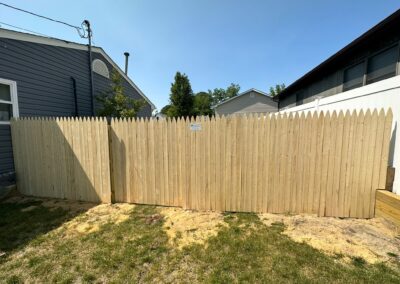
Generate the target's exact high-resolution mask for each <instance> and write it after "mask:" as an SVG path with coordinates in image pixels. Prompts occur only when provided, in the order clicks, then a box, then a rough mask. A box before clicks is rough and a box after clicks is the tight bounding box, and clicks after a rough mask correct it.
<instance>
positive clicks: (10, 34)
mask: <svg viewBox="0 0 400 284" xmlns="http://www.w3.org/2000/svg"><path fill="white" fill-rule="evenodd" d="M0 38H7V39H13V40H20V41H27V42H33V43H38V44H44V45H51V46H57V47H64V48H71V49H78V50H84V51H87V50H88V46H87V45H86V44H82V43H76V42H71V41H67V40H62V39H58V38H53V37H45V36H39V35H33V34H29V33H22V32H17V31H14V30H8V29H3V28H0ZM92 51H93V52H96V53H100V54H101V55H103V57H104V58H105V59H106V60H107V61H108V62H109V63H110V64H111V65H112V66H113V67H114V68H115V69H116V70H118V72H119V73H120V74H121V75H122V77H123V78H124V79H125V80H126V81H127V82H128V83H129V84H130V85H131V86H132V87H133V88H134V89H135V90H136V91H137V92H138V93H139V95H140V96H142V97H143V99H145V101H147V102H148V103H149V104H150V106H151V109H152V110H154V109H156V106H155V105H154V104H153V103H152V102H151V101H150V99H149V98H148V97H147V96H146V95H145V94H144V93H143V92H142V91H141V90H140V89H139V87H138V86H136V84H135V83H133V81H132V80H131V79H130V78H129V77H128V76H127V75H126V74H125V72H123V71H122V69H121V68H120V67H119V66H118V65H117V64H116V63H115V62H114V61H113V60H112V59H111V57H110V56H108V54H107V53H106V52H105V51H104V50H103V48H101V47H98V46H92Z"/></svg>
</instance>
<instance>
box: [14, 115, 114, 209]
mask: <svg viewBox="0 0 400 284" xmlns="http://www.w3.org/2000/svg"><path fill="white" fill-rule="evenodd" d="M107 127H108V126H107V121H106V120H105V119H99V118H90V119H88V118H79V119H78V118H77V119H75V118H57V119H52V118H24V119H17V120H13V121H12V122H11V131H12V141H13V152H14V161H15V169H16V175H17V188H18V190H19V191H20V192H21V193H23V194H26V195H32V196H39V197H53V198H65V199H69V200H82V201H91V202H111V194H110V192H111V188H110V164H109V147H108V129H107Z"/></svg>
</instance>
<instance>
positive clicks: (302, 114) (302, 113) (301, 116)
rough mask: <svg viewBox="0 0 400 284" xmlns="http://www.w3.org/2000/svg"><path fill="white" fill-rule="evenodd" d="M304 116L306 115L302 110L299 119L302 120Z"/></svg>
mask: <svg viewBox="0 0 400 284" xmlns="http://www.w3.org/2000/svg"><path fill="white" fill-rule="evenodd" d="M305 118H306V115H305V113H304V111H302V112H301V114H300V119H301V120H304V119H305Z"/></svg>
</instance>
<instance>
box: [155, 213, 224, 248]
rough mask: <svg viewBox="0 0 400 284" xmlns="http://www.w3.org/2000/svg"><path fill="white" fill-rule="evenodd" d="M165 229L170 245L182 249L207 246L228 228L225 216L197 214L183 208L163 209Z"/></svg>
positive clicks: (219, 214)
mask: <svg viewBox="0 0 400 284" xmlns="http://www.w3.org/2000/svg"><path fill="white" fill-rule="evenodd" d="M160 213H161V214H162V215H163V216H164V220H165V222H164V225H163V228H164V230H165V231H166V233H167V235H168V238H169V243H170V244H171V245H173V246H176V247H178V249H182V248H183V247H185V246H189V245H191V244H205V245H206V241H207V240H208V239H209V238H210V237H213V236H216V235H217V234H218V231H219V230H220V228H221V227H224V226H228V224H227V223H225V222H224V218H223V215H222V214H221V213H216V212H195V211H189V210H184V209H181V208H167V207H165V208H161V212H160Z"/></svg>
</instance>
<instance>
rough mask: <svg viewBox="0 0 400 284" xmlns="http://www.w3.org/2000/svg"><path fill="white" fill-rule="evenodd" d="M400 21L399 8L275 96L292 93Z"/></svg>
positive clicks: (284, 95)
mask: <svg viewBox="0 0 400 284" xmlns="http://www.w3.org/2000/svg"><path fill="white" fill-rule="evenodd" d="M399 23H400V9H399V10H397V11H396V12H394V13H393V14H391V15H390V16H389V17H387V18H386V19H384V20H383V21H381V22H380V23H378V24H377V25H375V26H374V27H372V28H371V29H370V30H368V31H367V32H365V33H364V34H362V35H361V36H360V37H358V38H356V39H355V40H353V41H352V42H351V43H350V44H348V45H346V46H345V47H344V48H342V49H341V50H339V51H338V52H336V53H335V54H334V55H332V56H331V57H329V58H328V59H326V60H325V61H324V62H322V63H321V64H319V65H318V66H316V67H315V68H314V69H312V70H311V71H309V72H308V73H306V74H305V75H303V76H302V77H301V78H300V79H298V80H296V81H295V82H294V83H292V84H291V85H289V86H288V87H286V89H285V90H283V91H282V92H281V93H280V94H279V95H277V96H276V98H278V99H281V98H284V97H286V96H287V95H288V94H292V93H293V91H297V89H301V87H302V86H304V85H306V84H308V83H309V82H310V81H312V80H313V78H315V77H317V76H318V74H319V73H321V72H323V71H324V70H327V69H329V68H330V67H331V66H333V65H335V64H336V63H337V62H338V61H340V60H341V59H342V58H343V57H345V56H346V55H347V54H349V53H350V52H352V51H353V50H354V49H356V48H359V47H360V46H362V45H364V44H366V42H367V41H370V40H374V38H375V37H376V36H377V35H379V34H380V33H382V31H384V30H387V29H388V28H392V29H398V28H399V25H398V24H399Z"/></svg>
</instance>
